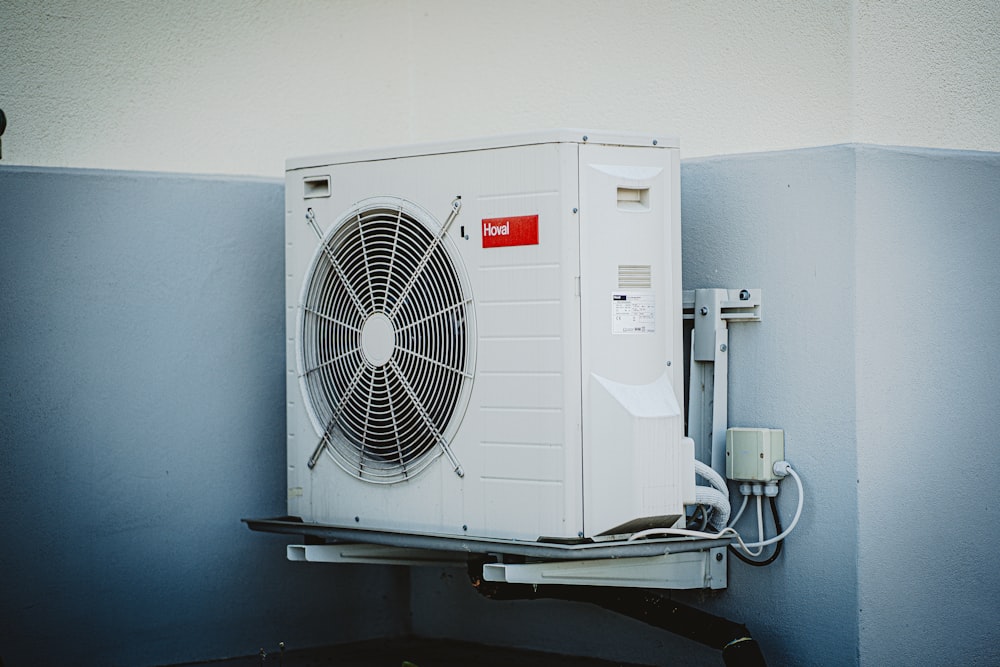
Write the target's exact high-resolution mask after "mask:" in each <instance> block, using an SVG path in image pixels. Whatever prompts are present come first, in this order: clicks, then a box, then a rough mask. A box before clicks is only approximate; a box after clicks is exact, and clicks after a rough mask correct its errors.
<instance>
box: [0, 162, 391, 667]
mask: <svg viewBox="0 0 1000 667" xmlns="http://www.w3.org/2000/svg"><path fill="white" fill-rule="evenodd" d="M283 208H284V200H283V190H282V183H280V182H278V181H264V180H238V179H215V178H197V177H185V176H176V175H166V174H134V173H122V172H117V173H116V172H96V171H78V170H40V169H18V168H4V167H0V276H2V290H0V341H2V345H0V369H2V379H3V391H2V392H0V442H2V448H0V526H2V528H3V535H4V546H3V548H2V549H0V660H2V662H3V664H4V665H5V667H17V666H19V665H24V666H28V665H32V666H33V665H70V664H72V665H102V666H103V665H129V666H138V665H158V664H166V663H174V662H181V661H186V660H193V659H203V658H218V657H225V656H231V655H247V654H253V653H256V652H257V649H258V648H260V647H262V646H263V647H272V648H273V647H276V646H277V643H278V642H279V641H285V642H287V643H288V645H289V646H299V647H301V646H304V645H315V644H328V643H332V642H336V641H348V640H352V639H358V638H367V637H372V636H382V635H386V634H390V635H391V634H400V633H405V632H406V630H407V627H408V626H407V624H408V615H407V611H408V604H409V599H408V595H407V592H406V591H407V586H408V583H407V573H406V572H405V570H392V569H384V568H372V569H363V568H354V567H347V568H330V567H326V568H324V567H321V566H305V567H300V566H291V565H290V564H289V563H287V562H286V561H285V558H284V544H285V540H284V539H282V538H281V537H279V536H269V535H263V534H256V533H251V532H250V531H249V530H248V529H247V528H246V527H245V526H244V525H242V524H241V523H240V518H241V517H246V516H276V515H281V514H283V513H284V512H285V507H284V496H283V493H282V489H283V488H284V486H285V484H284V458H285V454H284V439H285V436H284V430H285V421H284V420H285V417H284V412H285V411H284V344H283V329H284V315H283V313H284V288H283V279H282V274H283V261H284V260H283V251H282V249H283V235H284V231H283V230H284V225H283V221H284V214H283Z"/></svg>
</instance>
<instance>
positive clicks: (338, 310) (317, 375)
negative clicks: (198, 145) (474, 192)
mask: <svg viewBox="0 0 1000 667" xmlns="http://www.w3.org/2000/svg"><path fill="white" fill-rule="evenodd" d="M456 210H457V208H456ZM449 247H450V240H448V239H447V237H446V236H445V235H444V233H443V231H442V229H441V226H440V225H439V224H437V223H436V221H435V220H434V218H433V217H432V216H431V215H430V214H429V213H427V212H426V211H423V210H422V209H420V208H419V207H417V206H416V205H414V204H412V203H411V202H407V201H405V200H402V199H396V198H381V199H377V200H367V201H366V202H362V203H361V204H359V205H358V206H357V207H356V208H355V209H353V210H352V211H350V212H349V213H348V214H346V215H345V216H344V217H342V218H341V219H340V221H339V222H338V223H337V224H335V225H333V226H332V227H331V228H330V230H328V232H327V233H326V234H325V236H324V237H323V239H322V242H321V244H320V247H319V249H318V250H317V252H316V255H315V256H314V258H313V261H312V264H311V266H310V269H309V271H308V273H307V278H306V281H305V284H304V286H303V296H302V306H301V311H300V320H299V336H298V346H299V364H300V376H301V383H302V388H303V394H304V396H305V399H306V405H307V407H308V409H309V412H310V417H311V418H312V420H313V425H314V426H315V427H316V430H317V432H318V433H319V434H320V437H321V438H322V443H321V444H324V445H325V449H326V451H327V452H328V453H329V454H330V455H332V457H333V459H334V461H336V463H337V465H339V466H340V467H341V468H342V469H343V470H344V471H346V472H347V473H349V474H350V475H352V476H354V477H356V478H358V479H361V480H364V481H369V482H377V483H393V482H399V481H403V480H405V479H408V478H410V477H412V476H413V475H415V474H417V473H418V472H420V471H421V470H423V469H425V468H426V467H427V466H428V465H429V464H430V463H431V462H432V461H433V460H434V459H435V458H437V456H439V455H440V454H441V453H442V452H447V453H448V454H449V456H450V457H452V462H453V463H455V466H456V469H458V463H457V461H456V460H455V459H454V457H453V456H452V454H451V453H450V450H449V440H450V438H451V437H452V436H453V435H454V431H455V430H457V426H458V423H459V422H460V421H461V417H462V415H463V414H464V411H465V406H466V404H467V403H468V395H469V392H470V391H471V385H472V377H473V374H472V373H473V366H474V350H475V345H474V341H475V335H474V320H473V316H472V300H471V298H470V296H469V289H468V283H467V281H466V280H465V275H464V272H463V271H459V265H456V263H455V262H454V261H452V257H451V253H450V252H449Z"/></svg>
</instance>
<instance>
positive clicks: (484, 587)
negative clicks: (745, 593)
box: [469, 562, 767, 667]
mask: <svg viewBox="0 0 1000 667" xmlns="http://www.w3.org/2000/svg"><path fill="white" fill-rule="evenodd" d="M478 567H479V571H478V573H477V571H476V564H474V563H471V562H470V563H469V575H470V578H471V579H472V585H473V587H474V588H475V589H476V590H477V591H479V593H480V594H481V595H483V596H484V597H487V598H489V599H492V600H535V599H539V598H548V599H554V600H568V601H571V602H587V603H589V604H594V605H597V606H599V607H603V608H604V609H608V610H610V611H613V612H616V613H619V614H622V615H624V616H629V617H631V618H635V619H638V620H640V621H643V622H644V623H648V624H649V625H652V626H653V627H657V628H660V629H662V630H666V631H668V632H672V633H674V634H676V635H680V636H681V637H686V638H687V639H693V640H694V641H696V642H698V643H700V644H704V645H705V646H709V647H711V648H714V649H716V650H718V651H722V661H723V664H725V665H726V666H727V667H766V664H767V663H766V662H765V661H764V655H763V654H762V653H761V650H760V646H759V645H758V644H757V642H756V640H754V639H753V637H751V636H750V631H749V630H747V627H746V626H745V625H743V624H742V623H736V622H735V621H730V620H728V619H725V618H722V617H720V616H713V615H712V614H709V613H708V612H704V611H701V610H700V609H695V608H694V607H689V606H687V605H684V604H681V603H680V602H676V601H674V600H670V599H667V598H665V597H663V596H662V595H660V594H659V593H657V592H655V591H650V590H646V589H641V588H612V587H607V586H561V585H548V584H542V585H537V586H536V585H531V584H506V583H498V582H492V581H484V580H483V578H482V564H481V563H480V564H479V565H478Z"/></svg>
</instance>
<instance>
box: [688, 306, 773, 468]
mask: <svg viewBox="0 0 1000 667" xmlns="http://www.w3.org/2000/svg"><path fill="white" fill-rule="evenodd" d="M761 296H762V295H761V290H759V289H698V290H685V291H684V319H685V320H692V322H693V323H694V329H692V331H691V382H690V386H689V389H688V437H690V438H693V439H694V442H695V457H696V458H698V460H699V461H702V462H703V463H706V464H708V465H710V466H712V468H713V469H714V470H715V471H716V472H717V473H719V474H720V475H722V476H723V477H725V475H726V428H727V427H728V426H729V415H728V406H729V388H728V384H729V328H728V323H729V322H730V321H733V322H760V321H761V319H762V315H761Z"/></svg>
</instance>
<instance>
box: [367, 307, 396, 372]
mask: <svg viewBox="0 0 1000 667" xmlns="http://www.w3.org/2000/svg"><path fill="white" fill-rule="evenodd" d="M395 349H396V331H395V328H394V327H393V326H392V320H390V319H389V317H388V316H386V315H385V314H384V313H375V314H374V315H371V316H370V317H369V318H368V319H367V320H365V323H364V324H363V325H362V326H361V351H362V353H363V354H364V355H365V359H367V360H368V362H369V363H370V364H372V365H373V366H382V365H384V364H385V363H386V362H387V361H389V359H390V358H391V357H392V352H393V350H395Z"/></svg>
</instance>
